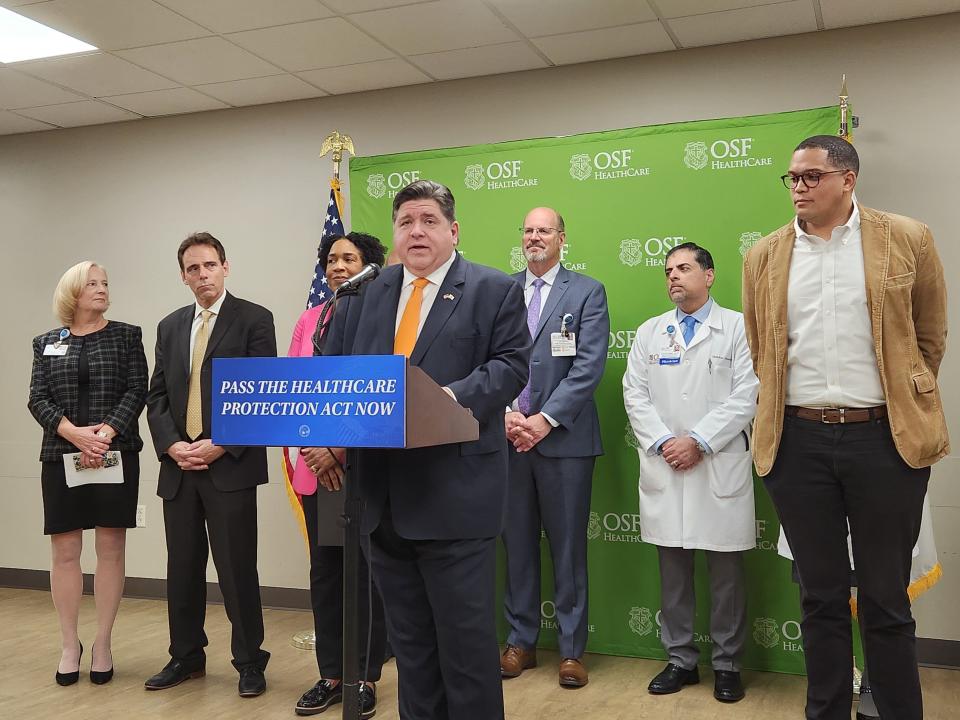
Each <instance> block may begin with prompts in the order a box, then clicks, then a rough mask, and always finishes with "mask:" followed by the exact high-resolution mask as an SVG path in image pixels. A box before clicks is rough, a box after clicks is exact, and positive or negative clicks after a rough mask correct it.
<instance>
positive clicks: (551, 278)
mask: <svg viewBox="0 0 960 720" xmlns="http://www.w3.org/2000/svg"><path fill="white" fill-rule="evenodd" d="M526 273H527V278H526V281H525V282H524V283H523V287H524V289H526V288H528V287H530V286H531V285H533V281H534V280H536V279H537V276H536V275H534V274H533V273H532V272H530V268H527V270H526ZM559 274H560V263H557V264H556V265H554V266H553V267H552V268H550V269H549V270H547V271H546V272H545V273H544V274H543V275H541V276H540V279H541V280H543V283H544V285H549V286H550V287H553V284H554V283H555V282H556V281H557V275H559Z"/></svg>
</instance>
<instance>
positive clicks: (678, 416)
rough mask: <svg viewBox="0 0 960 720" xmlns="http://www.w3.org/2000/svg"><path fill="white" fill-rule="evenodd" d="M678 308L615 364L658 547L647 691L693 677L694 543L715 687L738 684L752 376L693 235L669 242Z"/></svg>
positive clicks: (730, 698)
mask: <svg viewBox="0 0 960 720" xmlns="http://www.w3.org/2000/svg"><path fill="white" fill-rule="evenodd" d="M664 269H665V272H666V281H667V291H668V293H669V295H670V299H671V300H672V301H673V303H674V304H675V305H676V308H675V309H672V310H670V311H669V312H667V313H664V314H663V315H660V316H658V317H654V318H651V319H650V320H647V322H645V323H644V324H643V325H641V326H640V328H639V329H638V330H637V335H636V338H635V340H634V343H633V347H632V348H631V350H630V357H629V359H628V361H627V372H626V374H625V375H624V376H623V400H624V405H625V406H626V409H627V415H628V416H629V418H630V423H631V425H632V427H633V432H634V434H635V435H636V436H637V440H638V441H639V450H638V452H639V454H640V526H641V537H642V539H643V540H644V542H648V543H652V544H654V545H656V546H657V551H658V554H659V557H660V583H661V610H660V613H661V621H662V623H661V634H660V635H661V640H662V641H663V645H664V648H665V649H666V651H667V653H668V655H669V662H668V665H667V667H666V668H665V669H664V670H663V671H662V672H661V673H659V674H658V675H657V676H656V677H655V678H654V679H653V680H652V681H651V682H650V685H649V688H648V689H649V691H650V692H651V693H653V694H655V695H662V694H668V693H674V692H677V691H679V690H681V689H682V688H683V687H684V686H685V685H693V684H696V683H698V682H699V681H700V676H699V673H698V671H697V659H698V657H699V650H698V648H697V646H696V644H695V642H694V632H693V623H694V613H695V607H696V603H695V600H694V575H693V568H694V552H695V551H696V550H697V549H698V548H699V549H702V550H704V551H706V555H707V565H708V568H709V571H710V599H711V605H710V636H711V638H712V639H713V643H714V648H713V658H712V665H713V669H714V697H715V698H716V699H717V700H720V701H721V702H737V701H738V700H741V699H742V698H743V696H744V691H743V684H742V682H741V680H740V656H741V652H742V649H743V644H744V641H745V639H746V634H747V632H746V631H747V626H746V620H747V616H746V586H745V581H744V573H743V551H744V550H749V549H750V548H752V547H754V545H755V543H756V521H755V517H754V505H753V473H752V461H751V454H750V450H749V440H748V437H749V425H750V421H751V420H752V419H753V415H754V412H755V411H756V404H757V389H758V386H759V382H758V380H757V377H756V375H754V372H753V363H752V360H751V357H750V350H749V348H748V347H747V339H746V335H745V333H744V327H743V315H741V314H740V313H738V312H735V311H733V310H728V309H726V308H722V307H720V306H719V305H718V304H717V303H716V302H714V301H713V299H712V298H711V297H710V287H711V286H712V285H713V281H714V267H713V257H712V256H711V255H710V253H709V252H708V251H707V250H705V249H704V248H702V247H700V246H698V245H696V244H694V243H684V244H682V245H678V246H677V247H675V248H673V249H671V250H670V252H669V253H667V256H666V259H665V263H664Z"/></svg>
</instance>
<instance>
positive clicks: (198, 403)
mask: <svg viewBox="0 0 960 720" xmlns="http://www.w3.org/2000/svg"><path fill="white" fill-rule="evenodd" d="M200 315H201V317H202V320H201V321H200V327H199V329H198V330H197V337H196V339H195V340H194V342H193V356H192V359H191V361H190V385H189V392H188V394H187V436H188V437H189V438H190V439H191V440H196V439H197V438H198V437H199V436H200V433H202V432H203V402H202V400H201V395H200V370H201V369H202V368H203V356H204V355H206V354H207V335H208V327H209V325H208V323H209V321H210V316H211V315H213V313H212V312H210V311H209V310H202V311H201V312H200Z"/></svg>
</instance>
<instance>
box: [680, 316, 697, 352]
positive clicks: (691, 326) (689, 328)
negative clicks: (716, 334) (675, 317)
mask: <svg viewBox="0 0 960 720" xmlns="http://www.w3.org/2000/svg"><path fill="white" fill-rule="evenodd" d="M680 324H681V325H683V341H684V342H685V343H686V344H687V345H689V344H690V341H691V340H693V335H694V333H695V332H696V331H697V319H696V318H695V317H694V316H693V315H687V316H686V317H685V318H683V320H681V321H680Z"/></svg>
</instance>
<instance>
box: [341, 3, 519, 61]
mask: <svg viewBox="0 0 960 720" xmlns="http://www.w3.org/2000/svg"><path fill="white" fill-rule="evenodd" d="M350 19H351V20H352V21H353V22H355V23H356V24H357V25H359V26H360V27H361V28H363V29H364V30H366V31H367V32H368V33H370V34H371V35H373V37H375V38H377V39H378V40H380V41H381V42H383V43H385V44H386V45H388V46H389V47H391V48H393V49H394V50H396V51H398V52H401V53H403V54H405V55H413V54H421V53H431V52H441V51H443V50H456V49H460V48H469V47H478V46H481V45H496V44H498V43H505V42H510V41H511V40H517V39H519V38H518V37H517V34H516V33H515V32H514V31H513V30H511V29H510V28H508V27H507V26H506V25H504V24H503V22H502V21H501V20H500V18H498V17H497V16H496V15H494V14H493V12H492V11H491V10H490V9H488V8H487V7H486V6H484V5H481V4H479V3H477V2H467V1H466V0H443V1H439V2H429V3H423V4H420V5H407V6H404V7H398V8H392V9H389V10H376V11H373V12H368V13H362V14H360V15H351V16H350Z"/></svg>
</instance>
